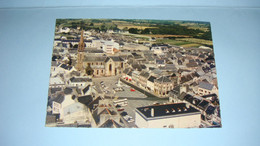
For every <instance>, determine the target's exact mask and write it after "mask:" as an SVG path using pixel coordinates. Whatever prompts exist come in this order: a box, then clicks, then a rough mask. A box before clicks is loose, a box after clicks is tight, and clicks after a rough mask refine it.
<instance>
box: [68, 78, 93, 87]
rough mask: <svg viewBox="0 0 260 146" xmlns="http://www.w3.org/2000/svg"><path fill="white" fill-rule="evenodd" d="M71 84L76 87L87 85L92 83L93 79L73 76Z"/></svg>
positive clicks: (70, 80)
mask: <svg viewBox="0 0 260 146" xmlns="http://www.w3.org/2000/svg"><path fill="white" fill-rule="evenodd" d="M68 82H69V85H70V86H74V87H86V86H87V85H89V84H92V79H91V78H89V77H72V78H70V79H69V81H68Z"/></svg>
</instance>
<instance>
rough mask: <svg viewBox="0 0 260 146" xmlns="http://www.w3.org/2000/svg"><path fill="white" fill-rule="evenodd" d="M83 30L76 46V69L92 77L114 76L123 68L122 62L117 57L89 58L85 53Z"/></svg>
mask: <svg viewBox="0 0 260 146" xmlns="http://www.w3.org/2000/svg"><path fill="white" fill-rule="evenodd" d="M84 49H85V43H84V38H83V30H82V31H81V38H80V42H79V45H78V51H77V53H78V55H77V64H76V69H77V70H78V71H80V72H85V73H86V74H89V75H90V74H91V75H93V76H94V77H98V76H116V75H119V74H121V73H122V71H123V70H124V68H125V62H124V60H123V59H122V58H121V57H119V56H106V55H104V56H89V55H87V54H86V53H85V51H84Z"/></svg>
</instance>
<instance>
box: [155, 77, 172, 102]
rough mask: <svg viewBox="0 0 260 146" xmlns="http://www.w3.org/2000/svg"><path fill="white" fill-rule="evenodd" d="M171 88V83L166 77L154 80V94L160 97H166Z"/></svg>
mask: <svg viewBox="0 0 260 146" xmlns="http://www.w3.org/2000/svg"><path fill="white" fill-rule="evenodd" d="M173 87H174V85H173V82H172V81H171V80H170V79H169V78H168V77H165V76H162V77H160V78H159V79H156V80H154V92H155V93H156V94H157V95H159V96H161V97H166V96H168V93H169V92H170V91H171V90H172V89H173Z"/></svg>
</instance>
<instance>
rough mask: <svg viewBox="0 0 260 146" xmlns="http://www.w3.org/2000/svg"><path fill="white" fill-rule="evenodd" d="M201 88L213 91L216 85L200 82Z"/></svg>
mask: <svg viewBox="0 0 260 146" xmlns="http://www.w3.org/2000/svg"><path fill="white" fill-rule="evenodd" d="M199 87H200V88H203V89H207V90H212V89H213V87H214V85H212V84H210V83H207V82H199Z"/></svg>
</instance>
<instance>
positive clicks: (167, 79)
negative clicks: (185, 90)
mask: <svg viewBox="0 0 260 146" xmlns="http://www.w3.org/2000/svg"><path fill="white" fill-rule="evenodd" d="M156 81H157V82H163V83H164V82H171V80H170V79H169V78H168V77H165V76H162V77H160V78H159V79H157V80H156Z"/></svg>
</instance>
